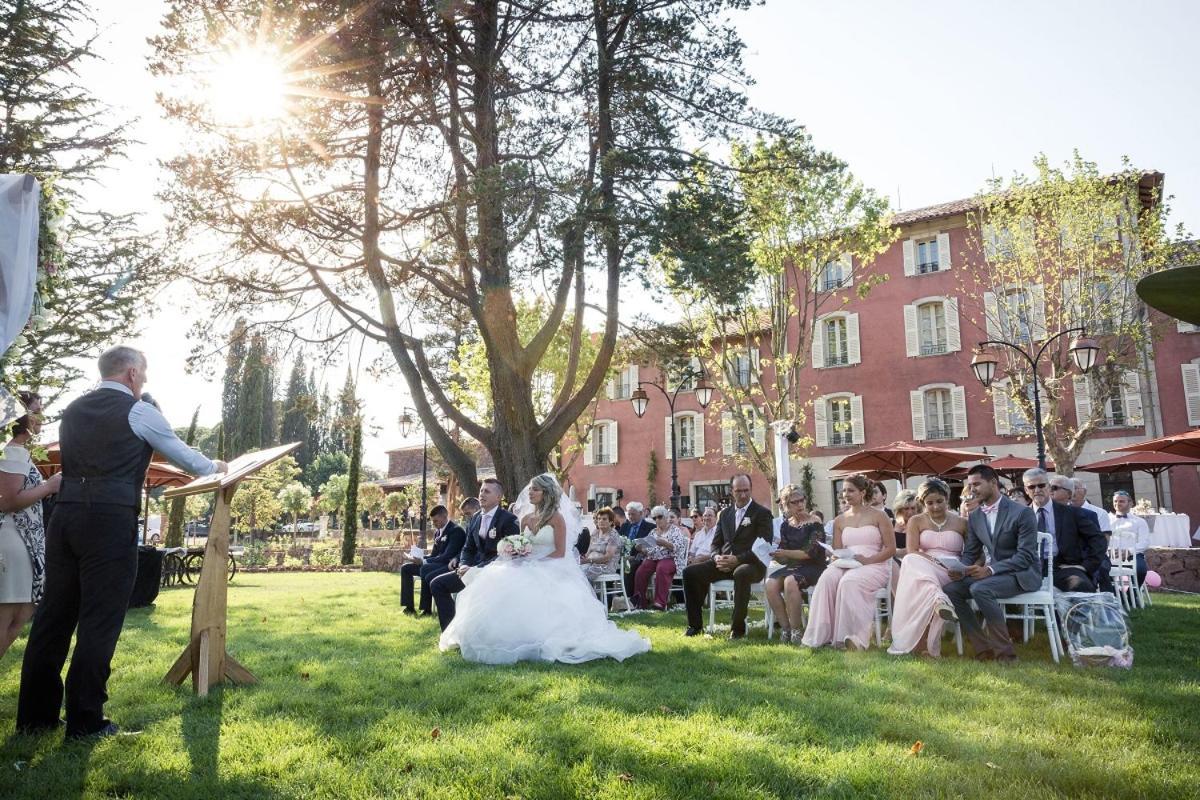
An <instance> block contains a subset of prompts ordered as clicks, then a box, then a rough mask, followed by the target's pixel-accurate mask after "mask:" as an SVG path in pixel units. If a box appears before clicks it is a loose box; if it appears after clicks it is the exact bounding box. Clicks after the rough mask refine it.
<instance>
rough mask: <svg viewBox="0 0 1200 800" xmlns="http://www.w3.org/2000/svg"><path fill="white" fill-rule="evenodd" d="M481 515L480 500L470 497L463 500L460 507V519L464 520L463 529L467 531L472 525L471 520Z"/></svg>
mask: <svg viewBox="0 0 1200 800" xmlns="http://www.w3.org/2000/svg"><path fill="white" fill-rule="evenodd" d="M478 513H479V498H478V497H468V498H467V499H466V500H463V501H462V503H460V504H459V506H458V518H459V519H461V520H462V529H463V530H464V531H465V530H466V529H467V526H468V525H470V524H471V520H472V519H473V518H474V517H475V515H476V514H478Z"/></svg>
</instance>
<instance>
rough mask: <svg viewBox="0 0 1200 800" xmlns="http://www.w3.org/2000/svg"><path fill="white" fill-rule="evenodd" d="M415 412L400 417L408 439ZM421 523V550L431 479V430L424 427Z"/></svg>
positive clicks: (423, 541)
mask: <svg viewBox="0 0 1200 800" xmlns="http://www.w3.org/2000/svg"><path fill="white" fill-rule="evenodd" d="M412 412H413V410H412V409H410V408H406V409H404V413H403V415H401V417H400V435H401V436H403V437H405V438H407V437H408V435H409V434H410V433H412V432H413V428H414V426H415V425H416V420H414V419H413V416H412ZM421 435H422V442H421V521H420V522H419V523H418V524H419V525H420V530H421V549H424V548H425V519H426V513H427V511H426V510H427V509H428V505H427V502H426V486H427V482H428V479H429V429H428V428H426V427H425V426H424V425H422V426H421Z"/></svg>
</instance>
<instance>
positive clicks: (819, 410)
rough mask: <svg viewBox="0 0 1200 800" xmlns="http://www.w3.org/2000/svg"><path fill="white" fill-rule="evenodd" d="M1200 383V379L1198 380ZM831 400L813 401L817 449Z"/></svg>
mask: <svg viewBox="0 0 1200 800" xmlns="http://www.w3.org/2000/svg"><path fill="white" fill-rule="evenodd" d="M1198 381H1200V379H1198ZM828 409H829V400H828V398H825V397H818V398H816V399H815V400H813V440H814V441H815V442H816V443H817V447H828V446H829V411H828Z"/></svg>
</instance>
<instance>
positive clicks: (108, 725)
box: [67, 719, 142, 740]
mask: <svg viewBox="0 0 1200 800" xmlns="http://www.w3.org/2000/svg"><path fill="white" fill-rule="evenodd" d="M141 733H142V732H141V731H126V730H121V726H120V725H118V724H117V723H115V722H113V721H112V720H111V719H106V720H104V727H102V728H100V729H99V730H95V731H91V732H90V733H70V734H67V738H68V739H76V740H78V739H105V738H107V737H109V736H139V735H141Z"/></svg>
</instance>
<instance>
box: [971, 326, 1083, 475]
mask: <svg viewBox="0 0 1200 800" xmlns="http://www.w3.org/2000/svg"><path fill="white" fill-rule="evenodd" d="M1071 334H1075V338H1074V339H1072V340H1071V346H1070V348H1068V352H1069V353H1070V354H1071V358H1072V359H1073V360H1074V361H1075V366H1077V367H1078V368H1079V371H1080V372H1082V373H1084V374H1087V373H1088V372H1090V371H1091V369H1092V367H1094V366H1095V365H1096V354H1097V353H1099V352H1100V346H1099V345H1098V344H1096V340H1095V339H1092V338H1090V337H1089V336H1088V335H1087V330H1086V329H1084V328H1082V327H1079V328H1067V329H1066V330H1064V331H1059V332H1058V333H1056V334H1054V335H1053V336H1051V337H1050V338H1049V339H1047V340H1046V341H1045V342H1043V343H1042V346H1041V347H1039V348H1038V350H1037V352H1036V353H1035V354H1034V355H1032V356H1031V355H1029V353H1026V352H1025V351H1024V350H1023V349H1021V347H1020V346H1019V345H1016V344H1013V343H1012V342H1005V341H1002V340H999V339H989V340H988V341H986V342H980V343H979V346H978V348H977V349H976V351H975V357H974V358H972V359H971V370H972V371H973V372H974V373H975V377H976V378H977V379H978V380H979V382H980V383H982V384H983V385H984V387H985V388H986V387H990V386H991V385H992V381H994V380H995V379H996V367H997V366H998V365H999V363H1000V360H999V359H998V358H996V356H994V355H992V353H990V352H988V351H987V350H984V349H983V348H985V347H1007V348H1009V349H1010V350H1013V351H1015V352H1017V353H1019V354H1020V355H1021V357H1022V358H1023V359H1025V360H1026V361H1027V362H1029V368H1030V370H1031V371H1032V372H1033V416H1034V420H1033V429H1034V432H1035V433H1036V434H1037V460H1038V466H1039V467H1041V468H1042V469H1045V468H1046V436H1045V433H1044V432H1043V431H1042V393H1041V390H1040V389H1039V388H1038V383H1039V379H1038V364H1039V363H1040V362H1041V360H1042V355H1043V354H1044V353H1045V352H1046V350H1047V348H1049V347H1050V345H1051V344H1052V343H1053V342H1055V341H1057V340H1058V339H1060V338H1062V337H1063V336H1068V335H1071Z"/></svg>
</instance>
